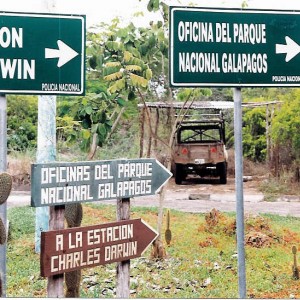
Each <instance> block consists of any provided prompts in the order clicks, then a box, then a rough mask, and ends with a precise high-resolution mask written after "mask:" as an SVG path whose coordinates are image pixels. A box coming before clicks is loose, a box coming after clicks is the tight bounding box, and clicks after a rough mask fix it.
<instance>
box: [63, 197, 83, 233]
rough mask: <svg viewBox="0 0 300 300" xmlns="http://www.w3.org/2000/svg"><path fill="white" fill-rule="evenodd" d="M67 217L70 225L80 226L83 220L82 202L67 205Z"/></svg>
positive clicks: (70, 226)
mask: <svg viewBox="0 0 300 300" xmlns="http://www.w3.org/2000/svg"><path fill="white" fill-rule="evenodd" d="M65 219H66V221H67V224H68V227H69V228H72V227H79V226H80V225H81V221H82V205H81V204H80V203H75V204H67V205H66V206H65Z"/></svg>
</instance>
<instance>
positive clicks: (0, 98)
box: [0, 95, 7, 297]
mask: <svg viewBox="0 0 300 300" xmlns="http://www.w3.org/2000/svg"><path fill="white" fill-rule="evenodd" d="M6 166H7V101H6V97H5V95H0V172H4V171H6ZM0 218H1V220H2V222H3V225H4V227H5V228H6V226H7V204H6V201H5V202H4V203H3V204H1V205H0ZM0 297H6V243H4V244H2V245H0Z"/></svg>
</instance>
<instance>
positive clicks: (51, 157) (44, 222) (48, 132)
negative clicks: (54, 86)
mask: <svg viewBox="0 0 300 300" xmlns="http://www.w3.org/2000/svg"><path fill="white" fill-rule="evenodd" d="M55 119H56V96H39V97H38V142H37V155H36V161H37V163H48V162H51V161H55V159H56V120H55ZM35 219H36V222H35V251H36V252H37V253H40V251H41V250H40V247H41V245H40V244H41V232H42V231H48V229H49V207H47V206H45V207H37V208H36V218H35Z"/></svg>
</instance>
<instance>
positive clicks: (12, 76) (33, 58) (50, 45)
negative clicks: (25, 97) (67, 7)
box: [0, 12, 85, 95]
mask: <svg viewBox="0 0 300 300" xmlns="http://www.w3.org/2000/svg"><path fill="white" fill-rule="evenodd" d="M0 18H1V25H0V92H1V93H14V94H39V95H41V94H50V95H83V94H84V88H85V82H84V81H85V16H80V15H56V14H33V13H11V12H5V13H0Z"/></svg>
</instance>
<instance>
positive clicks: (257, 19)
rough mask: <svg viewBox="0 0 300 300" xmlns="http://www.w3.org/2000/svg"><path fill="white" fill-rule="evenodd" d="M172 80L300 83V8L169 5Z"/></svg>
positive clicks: (209, 83) (192, 83)
mask: <svg viewBox="0 0 300 300" xmlns="http://www.w3.org/2000/svg"><path fill="white" fill-rule="evenodd" d="M170 83H171V86H174V87H193V86H219V87H222V86H226V87H228V86H240V87H242V86H256V87H259V86H291V87H296V86H299V85H300V12H295V11H276V10H274V11H273V10H269V11H266V10H244V9H239V10H237V9H212V8H194V7H170Z"/></svg>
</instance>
